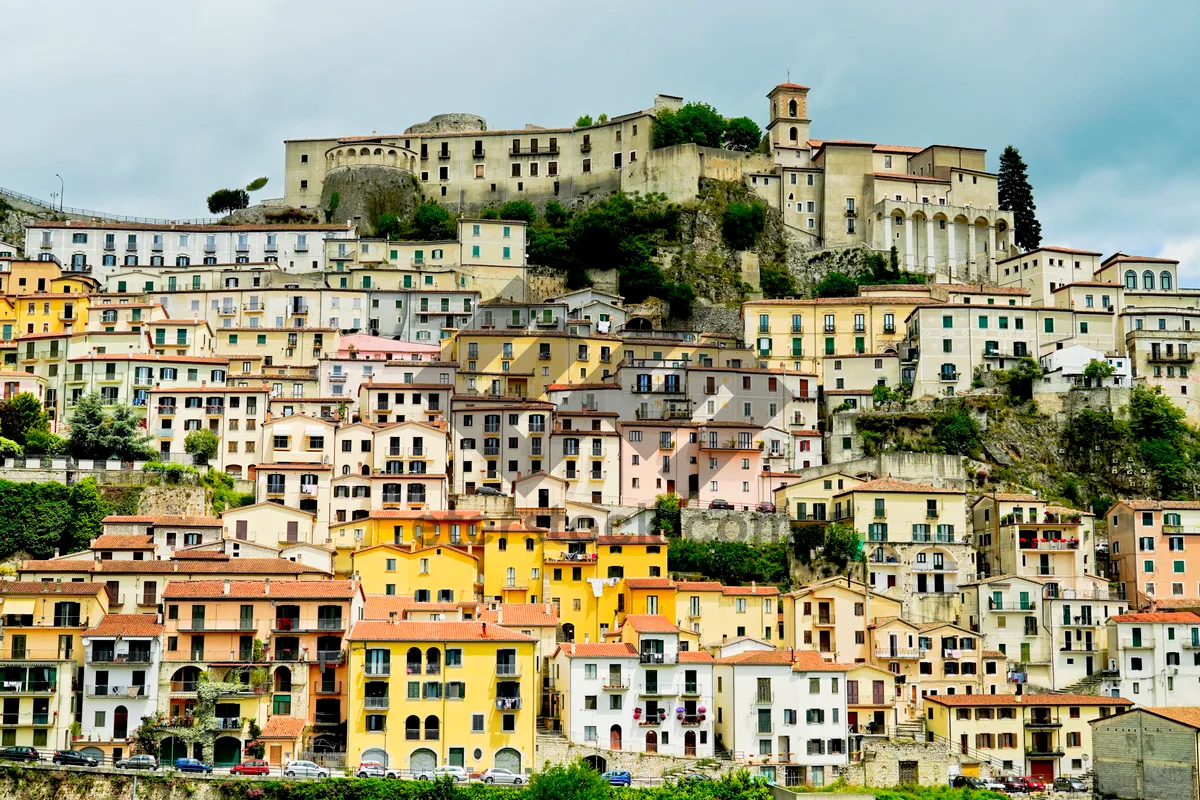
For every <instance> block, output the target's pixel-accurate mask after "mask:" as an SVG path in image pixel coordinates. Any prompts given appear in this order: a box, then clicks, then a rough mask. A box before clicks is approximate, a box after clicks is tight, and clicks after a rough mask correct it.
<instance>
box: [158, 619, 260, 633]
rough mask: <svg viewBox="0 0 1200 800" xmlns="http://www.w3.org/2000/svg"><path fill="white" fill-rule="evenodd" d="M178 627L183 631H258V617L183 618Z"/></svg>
mask: <svg viewBox="0 0 1200 800" xmlns="http://www.w3.org/2000/svg"><path fill="white" fill-rule="evenodd" d="M176 628H177V629H178V630H180V631H183V632H190V631H256V630H258V620H256V619H181V620H179V622H178V623H177V624H176Z"/></svg>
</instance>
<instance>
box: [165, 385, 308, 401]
mask: <svg viewBox="0 0 1200 800" xmlns="http://www.w3.org/2000/svg"><path fill="white" fill-rule="evenodd" d="M269 391H271V387H270V386H267V385H266V384H265V383H264V384H262V385H261V386H193V387H192V388H190V389H166V388H163V387H162V386H156V387H154V388H153V389H151V390H150V394H155V393H158V394H263V393H266V392H269ZM289 399H293V398H289ZM294 399H302V398H294Z"/></svg>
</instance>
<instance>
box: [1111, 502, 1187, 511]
mask: <svg viewBox="0 0 1200 800" xmlns="http://www.w3.org/2000/svg"><path fill="white" fill-rule="evenodd" d="M1120 504H1122V505H1126V506H1129V507H1130V508H1132V509H1133V510H1134V511H1158V510H1163V511H1195V510H1197V509H1200V500H1122V501H1121V503H1120Z"/></svg>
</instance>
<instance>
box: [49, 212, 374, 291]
mask: <svg viewBox="0 0 1200 800" xmlns="http://www.w3.org/2000/svg"><path fill="white" fill-rule="evenodd" d="M354 235H355V231H354V228H353V226H350V227H347V226H345V225H325V224H318V223H306V224H287V225H283V224H281V225H275V224H263V225H186V224H170V225H153V224H148V223H123V222H103V223H90V224H89V223H87V222H80V221H78V220H66V221H63V222H55V221H47V220H38V221H37V222H36V224H30V225H28V226H26V229H25V257H26V258H31V259H36V258H42V257H43V256H44V255H49V256H53V257H54V258H56V259H58V262H59V263H60V264H70V265H71V266H72V267H73V268H84V267H91V268H92V274H93V275H95V276H96V277H97V278H98V279H99V280H100V281H101V282H102V283H103V282H104V281H105V280H106V279H107V278H108V277H109V276H110V275H114V274H116V273H118V272H120V271H121V268H122V267H136V266H139V265H146V266H152V267H161V266H167V265H169V264H173V265H175V266H177V267H188V266H191V265H192V264H193V263H196V264H210V265H211V264H235V263H239V264H240V263H248V262H256V263H261V262H269V263H277V264H280V265H281V267H282V268H284V269H287V270H290V271H296V272H301V271H303V272H307V271H323V270H324V269H325V250H324V246H323V240H324V239H325V238H326V237H334V238H337V237H339V236H346V237H350V238H353V237H354Z"/></svg>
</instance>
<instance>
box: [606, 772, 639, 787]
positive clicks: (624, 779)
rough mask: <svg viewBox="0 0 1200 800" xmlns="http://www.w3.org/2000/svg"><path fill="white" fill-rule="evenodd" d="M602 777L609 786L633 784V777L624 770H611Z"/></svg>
mask: <svg viewBox="0 0 1200 800" xmlns="http://www.w3.org/2000/svg"><path fill="white" fill-rule="evenodd" d="M600 777H601V778H603V779H604V780H606V781H608V785H609V786H629V785H631V784H632V783H633V776H632V775H630V774H629V772H628V771H626V770H623V769H610V770H609V771H608V772H606V773H604V774H603V775H601V776H600Z"/></svg>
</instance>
